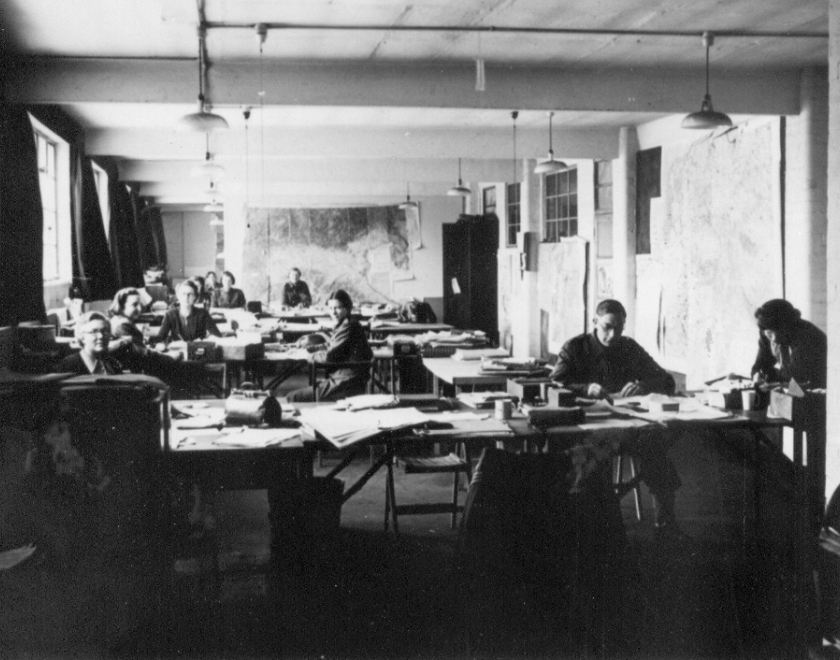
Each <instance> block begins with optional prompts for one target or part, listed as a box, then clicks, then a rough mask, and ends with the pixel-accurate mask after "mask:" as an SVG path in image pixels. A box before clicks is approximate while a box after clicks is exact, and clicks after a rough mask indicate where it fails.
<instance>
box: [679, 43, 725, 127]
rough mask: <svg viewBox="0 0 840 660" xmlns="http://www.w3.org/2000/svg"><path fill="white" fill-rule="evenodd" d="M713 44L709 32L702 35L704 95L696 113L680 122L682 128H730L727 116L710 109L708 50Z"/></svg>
mask: <svg viewBox="0 0 840 660" xmlns="http://www.w3.org/2000/svg"><path fill="white" fill-rule="evenodd" d="M714 43H715V35H713V34H712V33H711V32H704V33H703V46H705V48H706V95H705V96H704V97H703V103H702V104H701V105H700V110H699V111H698V112H692V113H691V114H690V115H686V117H685V119H683V120H682V124H681V126H682V127H683V128H696V129H701V130H702V129H707V130H708V129H712V128H717V127H719V126H732V120H731V119H730V118H729V116H728V115H726V114H724V113H722V112H717V111H716V110H715V109H714V108H713V107H712V95H711V94H709V48H710V47H711V46H712V45H714Z"/></svg>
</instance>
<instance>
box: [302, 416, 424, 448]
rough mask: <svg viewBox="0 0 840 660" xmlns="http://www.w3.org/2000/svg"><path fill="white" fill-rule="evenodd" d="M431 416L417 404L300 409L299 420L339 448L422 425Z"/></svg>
mask: <svg viewBox="0 0 840 660" xmlns="http://www.w3.org/2000/svg"><path fill="white" fill-rule="evenodd" d="M430 419H431V418H430V416H429V415H427V414H425V413H422V412H420V411H419V410H417V408H376V409H365V410H356V411H348V410H336V409H332V410H324V409H323V408H310V409H304V410H301V411H300V417H299V420H300V422H301V424H303V425H304V427H307V428H309V429H311V430H312V431H314V432H316V433H317V434H318V435H320V436H322V437H323V438H325V439H326V440H328V441H329V442H331V443H332V444H334V445H335V446H336V447H338V448H339V449H344V448H345V447H349V446H350V445H353V444H356V443H357V442H361V441H363V440H367V439H369V438H372V437H374V436H376V435H379V434H380V433H384V432H386V431H394V430H396V429H402V428H410V427H412V426H422V425H423V424H425V423H427V422H429V421H430Z"/></svg>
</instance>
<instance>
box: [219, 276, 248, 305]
mask: <svg viewBox="0 0 840 660" xmlns="http://www.w3.org/2000/svg"><path fill="white" fill-rule="evenodd" d="M234 284H236V278H235V277H234V276H233V273H231V272H230V271H229V270H226V271H225V272H224V273H222V288H221V289H219V290H218V291H217V292H216V303H215V307H227V308H231V307H245V294H244V293H242V289H236V288H234V286H233V285H234Z"/></svg>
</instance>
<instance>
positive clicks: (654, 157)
mask: <svg viewBox="0 0 840 660" xmlns="http://www.w3.org/2000/svg"><path fill="white" fill-rule="evenodd" d="M661 171H662V147H654V148H653V149H645V150H643V151H637V152H636V254H650V200H651V199H653V198H654V197H659V196H660V195H661V194H662V190H661V184H660V179H661Z"/></svg>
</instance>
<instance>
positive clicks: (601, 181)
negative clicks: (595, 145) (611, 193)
mask: <svg viewBox="0 0 840 660" xmlns="http://www.w3.org/2000/svg"><path fill="white" fill-rule="evenodd" d="M595 173H596V176H597V177H598V178H597V182H598V185H599V186H603V185H611V184H612V161H609V160H599V161H598V162H597V163H596V170H595Z"/></svg>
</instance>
